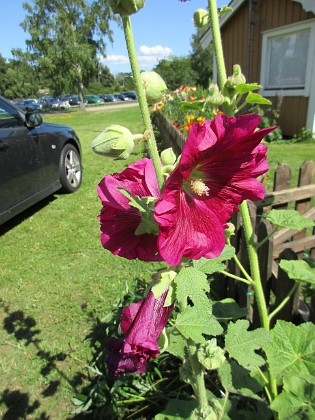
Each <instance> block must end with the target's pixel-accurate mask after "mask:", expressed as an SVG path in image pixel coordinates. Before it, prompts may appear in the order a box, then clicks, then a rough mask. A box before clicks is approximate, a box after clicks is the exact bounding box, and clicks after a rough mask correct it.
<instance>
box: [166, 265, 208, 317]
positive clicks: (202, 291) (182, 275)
mask: <svg viewBox="0 0 315 420" xmlns="http://www.w3.org/2000/svg"><path fill="white" fill-rule="evenodd" d="M174 281H175V283H176V297H177V300H178V301H179V302H184V301H187V299H188V298H190V299H191V300H192V302H193V304H194V305H195V307H196V308H197V309H198V310H199V311H200V312H205V311H208V312H211V304H210V301H209V299H208V297H207V295H206V292H209V291H210V286H209V283H208V280H207V276H206V275H205V274H204V273H202V272H201V271H198V270H196V269H195V268H193V267H184V268H182V269H181V271H180V272H179V274H178V275H177V276H176V277H175V280H174Z"/></svg>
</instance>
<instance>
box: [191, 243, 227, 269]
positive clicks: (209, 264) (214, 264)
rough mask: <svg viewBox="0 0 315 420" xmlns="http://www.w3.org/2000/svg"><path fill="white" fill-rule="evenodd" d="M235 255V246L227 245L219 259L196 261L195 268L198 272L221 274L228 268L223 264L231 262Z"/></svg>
mask: <svg viewBox="0 0 315 420" xmlns="http://www.w3.org/2000/svg"><path fill="white" fill-rule="evenodd" d="M234 254H235V249H234V248H233V246H230V245H225V247H224V249H223V251H222V252H221V255H220V256H219V257H217V258H212V259H211V260H209V259H207V258H200V260H196V261H194V262H193V266H194V268H196V269H197V270H199V271H202V272H203V273H206V274H212V273H215V272H220V271H223V270H225V268H226V265H225V264H224V263H223V261H226V260H230V259H231V258H232V257H233V255H234Z"/></svg>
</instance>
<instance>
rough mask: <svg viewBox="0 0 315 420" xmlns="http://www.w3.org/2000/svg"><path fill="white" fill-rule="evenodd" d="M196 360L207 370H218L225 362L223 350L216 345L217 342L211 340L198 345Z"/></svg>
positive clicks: (213, 339)
mask: <svg viewBox="0 0 315 420" xmlns="http://www.w3.org/2000/svg"><path fill="white" fill-rule="evenodd" d="M197 359H198V361H199V363H201V364H202V366H203V367H205V368H206V369H208V370H214V369H218V368H219V367H220V366H221V365H222V364H223V362H224V361H225V356H224V350H222V349H221V347H219V346H218V345H217V340H216V339H215V338H212V339H211V340H209V341H206V343H204V344H201V345H200V347H199V348H198V350H197Z"/></svg>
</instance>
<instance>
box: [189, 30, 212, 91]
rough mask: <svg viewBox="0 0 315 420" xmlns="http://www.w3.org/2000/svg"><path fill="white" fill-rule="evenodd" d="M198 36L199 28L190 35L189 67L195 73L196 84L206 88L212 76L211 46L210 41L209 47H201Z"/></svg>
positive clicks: (199, 34)
mask: <svg viewBox="0 0 315 420" xmlns="http://www.w3.org/2000/svg"><path fill="white" fill-rule="evenodd" d="M200 36H201V33H200V30H198V32H197V33H196V34H194V35H193V36H192V40H191V47H192V52H191V54H190V58H191V68H192V69H193V70H194V71H195V72H196V74H197V85H199V86H202V87H203V88H205V89H206V88H208V87H209V81H210V80H212V78H213V46H212V43H211V44H210V46H209V47H207V48H203V47H202V46H201V43H200Z"/></svg>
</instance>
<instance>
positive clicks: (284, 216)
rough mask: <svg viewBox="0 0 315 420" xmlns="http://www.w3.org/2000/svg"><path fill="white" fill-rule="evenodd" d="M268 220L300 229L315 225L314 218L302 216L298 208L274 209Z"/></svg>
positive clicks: (274, 223)
mask: <svg viewBox="0 0 315 420" xmlns="http://www.w3.org/2000/svg"><path fill="white" fill-rule="evenodd" d="M267 220H269V222H270V223H272V224H273V225H275V226H277V227H284V228H288V229H293V230H298V231H300V230H302V229H304V228H308V227H313V226H315V223H314V222H313V220H312V219H309V218H307V217H303V216H301V214H300V213H299V212H298V211H297V210H275V209H273V210H271V211H270V213H269V214H268V216H267Z"/></svg>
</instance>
